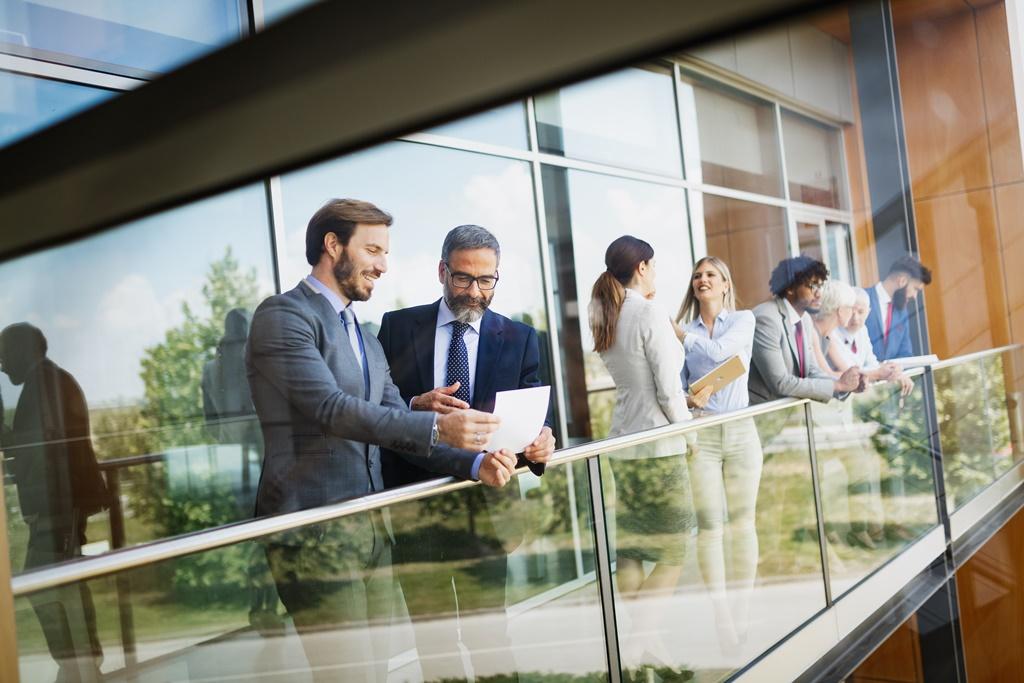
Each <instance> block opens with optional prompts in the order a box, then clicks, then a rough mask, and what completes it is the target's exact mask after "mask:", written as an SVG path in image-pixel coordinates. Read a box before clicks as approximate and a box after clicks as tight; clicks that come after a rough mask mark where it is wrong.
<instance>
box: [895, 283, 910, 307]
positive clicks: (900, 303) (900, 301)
mask: <svg viewBox="0 0 1024 683" xmlns="http://www.w3.org/2000/svg"><path fill="white" fill-rule="evenodd" d="M907 301H908V299H907V288H906V287H900V288H899V289H897V290H896V291H895V292H893V293H892V307H893V308H895V309H896V310H897V311H902V310H903V309H904V308H906V307H907Z"/></svg>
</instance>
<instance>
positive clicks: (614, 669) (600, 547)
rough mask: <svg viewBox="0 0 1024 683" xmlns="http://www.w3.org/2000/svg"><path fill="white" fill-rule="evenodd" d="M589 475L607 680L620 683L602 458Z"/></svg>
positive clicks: (590, 464)
mask: <svg viewBox="0 0 1024 683" xmlns="http://www.w3.org/2000/svg"><path fill="white" fill-rule="evenodd" d="M587 470H588V473H589V475H590V509H591V511H592V514H593V519H594V554H595V557H594V564H595V573H596V574H597V585H598V589H599V591H600V594H601V607H602V613H603V616H604V641H605V647H606V652H607V654H608V680H609V681H611V683H621V681H622V663H621V662H620V660H619V629H618V627H617V625H616V622H615V589H614V586H613V584H612V580H613V579H612V560H611V552H610V551H609V544H608V525H607V524H606V521H605V516H604V489H603V488H602V487H601V456H599V455H598V456H595V457H593V458H590V459H589V460H587Z"/></svg>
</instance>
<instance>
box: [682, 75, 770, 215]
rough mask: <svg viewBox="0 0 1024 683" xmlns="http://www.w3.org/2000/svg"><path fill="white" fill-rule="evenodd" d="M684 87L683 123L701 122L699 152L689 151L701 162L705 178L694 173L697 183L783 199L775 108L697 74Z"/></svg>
mask: <svg viewBox="0 0 1024 683" xmlns="http://www.w3.org/2000/svg"><path fill="white" fill-rule="evenodd" d="M679 87H680V103H681V104H682V105H683V107H684V111H683V120H684V121H686V120H687V119H690V120H693V119H695V120H696V123H697V129H698V134H697V144H698V145H699V148H698V149H687V150H686V155H687V158H690V157H694V158H698V159H700V177H694V176H693V173H692V172H691V180H696V181H700V182H704V183H706V184H708V185H721V186H722V187H730V188H733V189H736V190H745V191H747V192H756V193H758V194H766V195H772V196H775V197H781V196H782V168H781V164H780V161H779V160H780V154H779V135H778V130H777V128H776V125H775V106H774V105H773V104H771V103H770V102H765V101H763V100H759V99H757V98H755V97H753V96H750V95H747V94H744V93H741V92H739V91H736V90H732V89H727V88H726V87H725V86H722V85H719V84H716V83H713V82H712V81H709V80H705V79H702V78H699V77H696V76H688V75H684V76H683V78H682V80H681V81H680V83H679ZM689 107H692V108H693V110H694V111H693V112H687V111H686V109H687V108H689ZM691 144H692V142H691ZM687 168H692V169H693V171H696V164H688V165H687Z"/></svg>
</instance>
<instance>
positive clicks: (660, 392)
mask: <svg viewBox="0 0 1024 683" xmlns="http://www.w3.org/2000/svg"><path fill="white" fill-rule="evenodd" d="M605 266H606V267H607V268H606V270H605V271H604V272H603V273H601V275H600V277H598V278H597V282H595V283H594V287H593V291H592V294H591V301H590V330H591V332H592V333H593V337H594V350H595V351H597V352H598V354H599V355H600V356H601V359H602V360H603V361H604V364H605V366H606V367H607V368H608V372H609V373H610V374H611V376H612V379H613V380H614V381H615V407H614V408H613V410H612V424H611V432H610V434H609V436H618V435H621V434H629V433H633V432H638V431H642V430H646V429H651V428H654V427H662V426H665V425H668V424H672V423H677V422H684V421H686V420H689V419H690V411H689V410H688V409H687V406H686V394H685V393H684V391H683V385H682V381H681V380H680V378H679V373H680V372H681V371H682V369H683V360H684V354H683V347H682V345H681V344H680V343H679V340H678V339H676V336H675V333H674V331H673V329H672V322H671V320H670V319H669V316H668V314H667V312H666V311H664V310H663V309H662V308H660V307H659V306H657V305H656V304H655V303H654V302H653V301H652V299H653V297H654V292H655V269H654V249H653V248H652V247H651V245H650V244H648V243H647V242H645V241H643V240H641V239H637V238H636V237H631V236H629V235H625V236H623V237H620V238H618V239H617V240H615V241H614V242H612V243H611V245H609V247H608V250H607V251H606V252H605ZM685 453H686V440H685V439H684V438H683V437H682V436H678V437H670V438H663V439H659V440H657V441H654V442H651V443H648V444H644V445H643V446H639V447H637V448H635V449H631V450H629V451H627V452H626V453H623V452H621V451H620V452H617V453H616V454H615V455H614V456H613V457H612V458H611V461H610V464H611V473H612V480H613V484H612V486H610V487H609V488H612V487H613V489H614V490H613V491H610V492H609V498H611V499H613V500H614V501H615V502H614V504H613V505H612V506H611V507H612V509H613V510H614V514H615V517H614V522H615V532H614V539H615V547H616V559H617V570H616V583H617V585H618V588H619V593H620V595H621V596H622V597H623V598H625V599H627V600H631V605H630V607H629V614H630V616H631V619H630V622H631V626H630V633H631V637H629V638H628V639H627V642H626V646H625V657H624V659H625V662H626V665H627V666H636V665H643V664H651V663H655V662H656V661H657V660H658V659H659V657H658V655H659V654H662V653H658V652H655V650H656V649H657V648H658V647H659V646H660V647H663V645H662V644H661V643H660V642H658V640H655V639H651V638H650V634H651V632H656V631H658V629H659V624H660V622H661V618H662V616H663V615H664V614H665V609H666V608H665V607H664V606H663V605H664V602H663V601H661V600H659V599H658V598H659V597H663V596H667V595H669V594H671V593H672V592H673V591H674V590H675V588H676V586H677V585H678V583H679V578H680V576H681V574H682V568H683V555H684V549H685V546H686V538H687V537H688V536H689V532H690V529H692V528H693V526H694V513H693V504H692V494H691V492H690V483H689V476H688V474H687V470H686V461H685ZM644 562H649V563H653V565H654V568H653V569H652V570H651V571H650V573H647V572H645V571H644ZM645 650H647V654H644V651H645ZM664 657H667V653H666V654H664Z"/></svg>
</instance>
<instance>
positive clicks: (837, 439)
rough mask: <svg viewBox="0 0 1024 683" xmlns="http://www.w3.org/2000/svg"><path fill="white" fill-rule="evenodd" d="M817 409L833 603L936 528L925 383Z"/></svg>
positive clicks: (879, 388)
mask: <svg viewBox="0 0 1024 683" xmlns="http://www.w3.org/2000/svg"><path fill="white" fill-rule="evenodd" d="M909 380H910V381H912V382H913V389H912V390H911V391H910V392H909V393H908V394H907V395H906V396H904V395H903V393H902V389H901V385H900V384H898V383H880V384H875V385H873V386H871V387H869V388H868V389H867V390H866V391H865V392H863V393H861V394H853V395H852V396H850V397H849V398H848V399H847V400H845V401H838V400H833V401H831V402H829V403H828V404H821V403H812V404H811V414H812V415H813V419H814V446H815V452H816V454H817V460H818V479H819V482H820V486H821V505H822V513H823V516H824V525H825V539H826V549H827V553H828V568H829V577H830V579H831V587H832V595H833V597H834V598H838V597H840V596H841V595H842V594H843V593H844V592H845V591H846V590H847V589H849V588H850V587H852V586H853V585H854V584H855V583H857V581H859V580H860V579H862V578H864V577H865V576H867V574H868V573H870V572H871V571H872V570H874V569H876V568H878V567H879V566H880V565H881V564H882V563H884V562H885V561H886V560H888V559H890V558H892V557H894V556H896V555H898V554H899V553H900V552H901V551H902V550H903V549H904V548H905V547H907V546H908V545H910V544H911V543H912V542H913V541H914V540H915V539H917V538H919V537H920V536H921V535H922V534H923V533H924V532H926V531H927V530H929V529H931V528H933V527H935V526H936V525H937V524H938V513H937V511H936V507H935V483H934V477H933V474H932V463H931V456H930V449H929V441H928V437H929V435H928V427H927V425H928V421H927V417H926V414H925V410H926V408H925V402H924V391H923V386H922V380H923V375H921V374H918V375H916V376H914V377H911V378H909Z"/></svg>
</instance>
